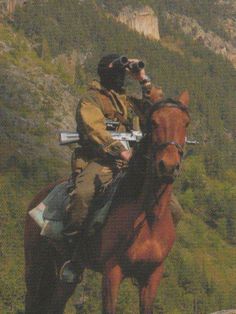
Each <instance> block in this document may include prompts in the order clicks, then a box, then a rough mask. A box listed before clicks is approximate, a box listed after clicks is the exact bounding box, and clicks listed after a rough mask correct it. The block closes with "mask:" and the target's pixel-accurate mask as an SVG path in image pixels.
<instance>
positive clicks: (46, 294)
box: [24, 182, 58, 314]
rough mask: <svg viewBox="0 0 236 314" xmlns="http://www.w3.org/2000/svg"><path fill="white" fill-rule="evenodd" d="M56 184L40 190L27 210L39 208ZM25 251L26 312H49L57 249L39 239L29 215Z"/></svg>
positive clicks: (35, 226)
mask: <svg viewBox="0 0 236 314" xmlns="http://www.w3.org/2000/svg"><path fill="white" fill-rule="evenodd" d="M57 183H58V182H57ZM57 183H54V184H51V185H49V186H48V187H46V188H45V189H43V190H42V191H40V192H39V193H38V194H37V195H36V197H35V198H34V199H33V200H32V202H31V203H30V205H29V208H28V211H29V210H31V209H32V208H34V207H35V206H37V205H38V204H39V203H40V202H41V201H42V200H43V199H44V198H45V197H46V196H47V194H48V193H49V192H50V191H51V190H52V189H53V188H54V187H55V186H56V184H57ZM24 249H25V281H26V298H25V313H26V314H42V313H47V309H48V307H49V303H50V300H51V298H52V294H53V291H54V288H55V285H56V262H55V261H56V257H55V250H54V248H53V246H51V245H50V243H49V242H48V241H47V240H46V239H44V238H43V237H42V236H40V228H39V227H38V225H37V224H36V223H35V222H34V221H33V219H32V218H31V217H30V215H28V213H27V215H26V221H25V233H24Z"/></svg>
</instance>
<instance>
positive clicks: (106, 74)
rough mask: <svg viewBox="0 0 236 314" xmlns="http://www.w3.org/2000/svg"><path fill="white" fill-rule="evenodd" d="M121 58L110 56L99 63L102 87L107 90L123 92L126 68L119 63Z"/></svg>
mask: <svg viewBox="0 0 236 314" xmlns="http://www.w3.org/2000/svg"><path fill="white" fill-rule="evenodd" d="M120 58H121V56H120V55H118V54H109V55H106V56H104V57H102V59H101V60H100V61H99V63H98V68H97V73H98V75H99V77H100V80H101V85H102V86H103V87H105V88H106V89H108V90H110V89H113V90H115V91H116V92H118V93H119V92H122V91H123V86H124V80H125V66H124V65H122V63H121V62H117V60H119V59H120Z"/></svg>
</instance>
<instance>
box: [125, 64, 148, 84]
mask: <svg viewBox="0 0 236 314" xmlns="http://www.w3.org/2000/svg"><path fill="white" fill-rule="evenodd" d="M129 62H130V63H132V62H139V60H138V59H129ZM126 70H127V72H128V73H129V74H130V76H131V77H132V78H133V79H135V80H137V81H143V80H144V79H145V78H146V73H145V69H141V70H140V71H139V72H135V73H133V72H132V71H130V69H129V68H126Z"/></svg>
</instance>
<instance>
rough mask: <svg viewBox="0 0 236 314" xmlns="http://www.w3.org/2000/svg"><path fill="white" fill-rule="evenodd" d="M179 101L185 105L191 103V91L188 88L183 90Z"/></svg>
mask: <svg viewBox="0 0 236 314" xmlns="http://www.w3.org/2000/svg"><path fill="white" fill-rule="evenodd" d="M179 101H180V102H181V103H182V104H183V105H185V106H188V105H189V101H190V97H189V92H188V91H187V90H185V91H183V92H182V93H181V94H180V96H179Z"/></svg>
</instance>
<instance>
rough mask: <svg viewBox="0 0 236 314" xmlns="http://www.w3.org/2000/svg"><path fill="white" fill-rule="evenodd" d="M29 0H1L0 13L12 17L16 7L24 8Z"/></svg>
mask: <svg viewBox="0 0 236 314" xmlns="http://www.w3.org/2000/svg"><path fill="white" fill-rule="evenodd" d="M26 2H27V0H0V13H2V14H7V15H8V16H11V15H12V13H13V12H14V11H15V9H16V7H17V6H18V5H19V6H23V5H24V4H25V3H26Z"/></svg>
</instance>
